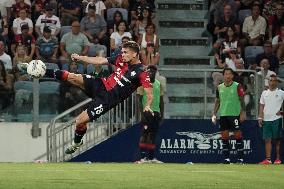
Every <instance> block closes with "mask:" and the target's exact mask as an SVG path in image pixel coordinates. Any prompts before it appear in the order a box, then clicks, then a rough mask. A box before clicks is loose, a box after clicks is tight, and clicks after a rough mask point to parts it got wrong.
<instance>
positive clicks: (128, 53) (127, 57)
mask: <svg viewBox="0 0 284 189" xmlns="http://www.w3.org/2000/svg"><path fill="white" fill-rule="evenodd" d="M121 51H122V60H123V62H131V61H132V60H133V59H134V58H136V56H137V53H136V52H133V51H132V50H130V49H129V48H122V49H121Z"/></svg>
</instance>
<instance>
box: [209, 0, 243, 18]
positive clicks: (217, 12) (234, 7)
mask: <svg viewBox="0 0 284 189" xmlns="http://www.w3.org/2000/svg"><path fill="white" fill-rule="evenodd" d="M225 5H230V7H231V11H232V14H234V16H237V15H236V13H237V12H238V10H239V7H240V3H239V1H235V0H219V1H217V2H216V4H215V7H214V8H213V10H214V23H217V20H218V19H219V18H220V17H222V16H224V9H222V8H221V7H224V6H225Z"/></svg>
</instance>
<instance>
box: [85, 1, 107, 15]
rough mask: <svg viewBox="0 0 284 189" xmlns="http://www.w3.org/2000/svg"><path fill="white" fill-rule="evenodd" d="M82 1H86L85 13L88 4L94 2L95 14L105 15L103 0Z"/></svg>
mask: <svg viewBox="0 0 284 189" xmlns="http://www.w3.org/2000/svg"><path fill="white" fill-rule="evenodd" d="M82 3H88V4H87V6H86V9H85V13H88V8H89V5H90V4H93V3H95V5H96V14H98V15H101V16H102V17H105V10H106V6H105V4H104V2H103V1H100V0H84V1H83V2H82Z"/></svg>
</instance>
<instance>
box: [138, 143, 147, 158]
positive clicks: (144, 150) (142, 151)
mask: <svg viewBox="0 0 284 189" xmlns="http://www.w3.org/2000/svg"><path fill="white" fill-rule="evenodd" d="M139 150H140V157H141V159H144V158H145V157H147V146H146V144H145V143H141V142H140V143H139Z"/></svg>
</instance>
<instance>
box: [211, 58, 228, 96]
mask: <svg viewBox="0 0 284 189" xmlns="http://www.w3.org/2000/svg"><path fill="white" fill-rule="evenodd" d="M215 60H216V63H217V65H216V67H215V69H222V70H223V69H224V68H225V66H226V64H225V62H224V61H222V59H221V57H220V55H219V54H218V53H216V54H215ZM212 79H213V85H214V89H213V92H214V93H215V89H216V88H217V87H218V85H219V84H220V83H222V82H223V81H224V77H223V73H222V72H213V73H212Z"/></svg>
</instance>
